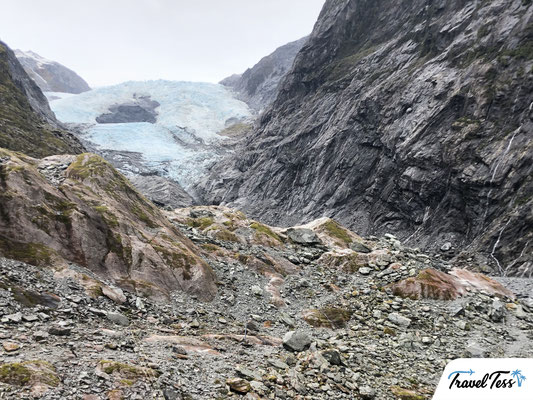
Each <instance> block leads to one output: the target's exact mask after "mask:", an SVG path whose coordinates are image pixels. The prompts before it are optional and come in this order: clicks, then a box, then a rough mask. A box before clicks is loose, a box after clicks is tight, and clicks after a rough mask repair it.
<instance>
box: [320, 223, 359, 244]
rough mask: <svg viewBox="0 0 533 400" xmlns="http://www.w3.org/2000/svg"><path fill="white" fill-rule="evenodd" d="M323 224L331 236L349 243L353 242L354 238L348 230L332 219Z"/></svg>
mask: <svg viewBox="0 0 533 400" xmlns="http://www.w3.org/2000/svg"><path fill="white" fill-rule="evenodd" d="M322 226H323V228H324V230H325V231H326V232H327V233H328V234H329V235H330V236H332V237H334V238H337V239H339V240H341V241H342V242H344V243H345V244H347V245H348V244H350V243H352V241H353V240H352V238H351V237H350V235H349V234H348V231H347V230H346V229H344V228H343V227H342V226H340V225H339V224H338V223H337V222H335V221H333V220H332V219H330V220H329V221H327V222H326V223H324V224H323V225H322Z"/></svg>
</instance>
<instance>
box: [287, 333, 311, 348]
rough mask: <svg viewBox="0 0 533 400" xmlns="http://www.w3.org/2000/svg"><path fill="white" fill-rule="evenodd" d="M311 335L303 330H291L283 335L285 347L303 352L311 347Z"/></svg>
mask: <svg viewBox="0 0 533 400" xmlns="http://www.w3.org/2000/svg"><path fill="white" fill-rule="evenodd" d="M310 344H311V337H310V336H309V335H308V334H307V333H305V332H303V331H290V332H287V333H286V334H285V336H284V337H283V347H285V348H286V349H287V350H291V351H296V352H301V351H304V350H305V349H306V348H308V347H309V345H310Z"/></svg>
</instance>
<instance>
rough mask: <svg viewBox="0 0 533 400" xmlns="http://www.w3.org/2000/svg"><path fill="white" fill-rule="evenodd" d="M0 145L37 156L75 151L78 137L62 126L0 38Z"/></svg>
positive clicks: (78, 148) (78, 144) (79, 149)
mask: <svg viewBox="0 0 533 400" xmlns="http://www.w3.org/2000/svg"><path fill="white" fill-rule="evenodd" d="M0 147H4V148H8V149H10V150H16V151H22V152H24V153H26V154H29V155H31V156H36V157H41V156H48V155H52V154H62V153H79V152H81V151H82V150H83V147H82V146H81V145H80V143H79V142H78V140H77V139H76V138H75V137H74V136H73V135H71V134H69V133H68V132H66V131H65V130H63V129H62V127H61V126H60V124H59V123H58V122H57V121H56V119H55V116H54V113H53V112H52V111H51V110H50V106H49V105H48V101H47V100H46V97H45V96H44V95H43V93H42V92H41V90H40V89H39V87H38V86H37V85H36V84H35V82H33V81H32V80H31V79H30V77H29V76H28V75H27V74H26V72H25V71H24V69H23V68H22V66H21V65H20V63H19V62H18V60H17V58H16V57H15V54H14V53H13V51H12V50H11V49H10V48H9V47H8V46H7V45H6V44H5V43H2V42H0Z"/></svg>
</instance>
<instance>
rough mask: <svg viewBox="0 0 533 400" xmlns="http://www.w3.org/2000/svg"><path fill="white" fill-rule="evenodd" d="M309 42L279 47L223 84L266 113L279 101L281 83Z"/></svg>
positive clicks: (303, 40) (295, 42)
mask: <svg viewBox="0 0 533 400" xmlns="http://www.w3.org/2000/svg"><path fill="white" fill-rule="evenodd" d="M307 39H308V37H307V36H306V37H304V38H301V39H300V40H296V41H294V42H291V43H287V44H286V45H284V46H281V47H279V48H277V49H276V50H275V51H274V52H273V53H272V54H269V55H268V56H266V57H263V58H262V59H261V60H260V61H259V62H258V63H257V64H256V65H254V66H253V67H251V68H248V69H247V70H246V71H245V72H244V73H242V74H235V75H232V76H229V77H227V78H225V79H223V80H222V81H220V84H222V85H224V86H227V87H230V88H232V89H233V90H234V91H235V94H236V96H237V98H239V99H240V100H242V101H244V102H246V103H247V104H248V105H249V106H250V107H251V108H252V109H254V110H255V111H257V112H260V111H262V110H264V109H265V108H266V107H268V106H269V105H270V103H272V102H273V101H274V100H275V98H276V95H277V93H278V87H279V85H280V82H281V81H282V79H283V78H284V77H285V75H286V74H287V72H288V71H289V70H290V68H291V66H292V63H293V62H294V58H295V57H296V54H298V51H300V49H301V48H302V47H303V45H304V44H305V42H306V41H307Z"/></svg>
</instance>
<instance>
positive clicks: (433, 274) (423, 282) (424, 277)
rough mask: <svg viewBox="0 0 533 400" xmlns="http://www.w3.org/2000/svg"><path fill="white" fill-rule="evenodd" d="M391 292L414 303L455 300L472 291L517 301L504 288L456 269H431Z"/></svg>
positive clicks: (480, 275) (479, 276)
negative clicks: (419, 300)
mask: <svg viewBox="0 0 533 400" xmlns="http://www.w3.org/2000/svg"><path fill="white" fill-rule="evenodd" d="M391 288H392V291H393V293H394V294H395V295H396V296H400V297H404V298H405V297H409V298H411V299H434V300H453V299H457V298H458V297H461V296H464V295H466V294H467V293H468V292H470V291H473V290H482V291H483V292H484V293H490V294H491V295H493V296H498V297H504V298H509V299H514V298H515V295H514V294H513V293H512V292H511V291H510V290H508V289H506V288H505V287H504V286H503V285H502V284H500V283H498V282H496V281H494V280H492V279H490V278H489V277H487V276H485V275H483V274H479V273H475V272H470V271H467V270H462V269H461V270H459V269H454V270H452V271H451V273H450V274H446V273H444V272H441V271H437V270H435V269H431V268H428V269H425V270H423V271H421V272H420V273H419V274H418V275H417V276H416V277H413V278H408V279H405V280H402V281H399V282H396V283H394V284H393V285H391Z"/></svg>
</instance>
